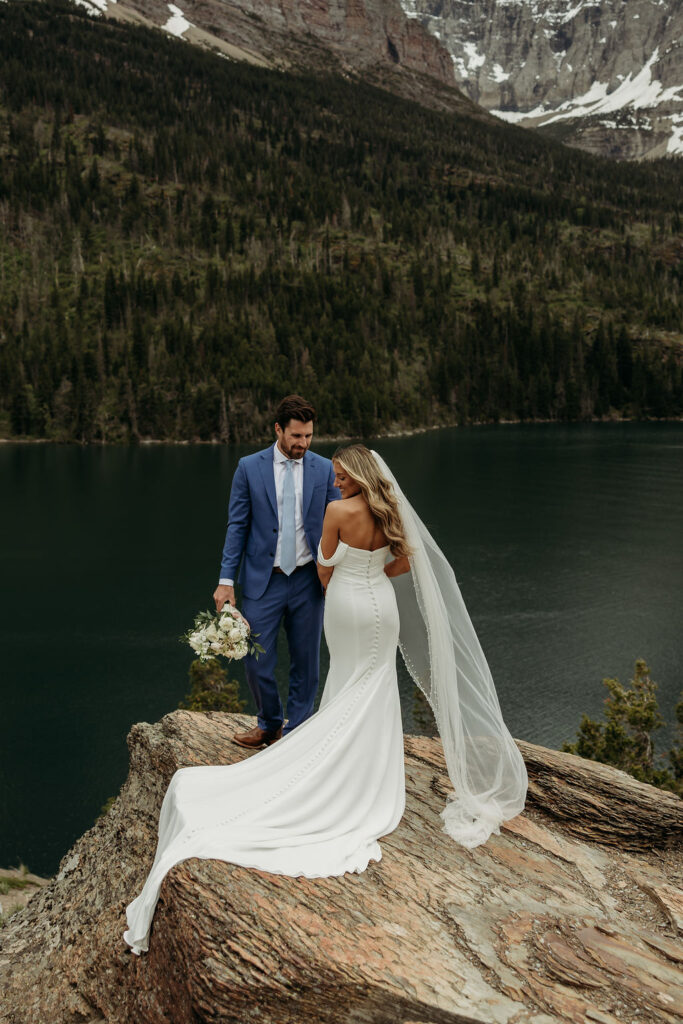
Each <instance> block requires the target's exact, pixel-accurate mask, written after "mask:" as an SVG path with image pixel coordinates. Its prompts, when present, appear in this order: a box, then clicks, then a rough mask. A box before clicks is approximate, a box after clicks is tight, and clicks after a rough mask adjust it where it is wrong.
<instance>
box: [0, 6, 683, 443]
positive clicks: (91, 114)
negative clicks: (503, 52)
mask: <svg viewBox="0 0 683 1024" xmlns="http://www.w3.org/2000/svg"><path fill="white" fill-rule="evenodd" d="M491 122H493V119H491ZM607 172H609V173H607ZM680 178H681V175H680V169H679V166H678V165H675V164H673V163H666V162H659V163H657V164H653V165H635V166H625V165H620V164H607V163H605V162H603V161H600V160H597V159H595V158H593V157H589V156H587V155H585V154H582V153H580V152H578V151H572V150H568V149H566V148H564V147H561V146H558V145H555V144H553V143H549V142H546V141H544V140H543V139H540V138H538V137H536V136H535V135H533V134H531V133H528V132H524V131H521V130H519V129H517V128H514V127H509V126H507V125H504V124H502V123H500V122H495V123H489V122H488V121H482V120H481V119H479V118H473V117H469V116H466V115H461V116H458V117H456V116H453V115H449V114H445V113H439V112H437V111H430V110H426V109H425V108H424V107H421V106H418V105H417V104H414V103H409V102H407V101H405V100H401V99H399V98H397V97H395V96H392V95H391V94H389V93H387V92H384V91H381V90H379V89H375V88H371V87H369V86H367V85H364V84H362V83H350V82H345V81H344V80H343V79H341V78H340V77H338V76H329V75H328V76H318V77H313V76H310V75H309V76H305V75H303V74H297V75H289V74H284V73H280V72H274V71H270V70H267V69H263V68H259V67H254V66H250V65H248V64H246V63H242V62H233V61H226V60H223V59H221V58H220V57H217V56H213V55H211V54H207V53H204V52H203V51H201V50H200V49H198V48H195V47H190V46H187V45H185V44H184V43H183V42H180V41H178V40H176V39H174V38H173V37H172V36H169V35H168V34H163V33H161V32H158V31H151V30H148V29H146V28H140V27H135V26H132V25H130V24H122V23H114V22H109V21H98V22H95V21H94V20H93V19H91V18H90V17H88V16H87V15H86V14H85V13H78V11H77V10H76V11H75V10H74V8H72V7H70V6H65V5H62V4H58V3H32V2H26V3H22V4H20V5H19V4H0V429H2V430H4V432H5V434H7V435H9V436H46V437H50V438H55V439H61V440H68V439H78V440H83V441H88V440H97V441H100V440H102V441H116V440H128V439H131V438H132V439H135V438H144V437H158V438H169V439H177V440H184V439H204V440H210V439H220V440H233V441H240V440H241V441H245V440H249V441H251V440H254V439H256V438H260V437H261V436H263V434H264V433H265V432H266V431H267V429H268V425H269V423H270V422H271V420H272V410H273V407H274V404H275V402H276V401H277V399H278V397H280V396H281V394H282V393H285V392H287V391H294V390H299V391H303V392H304V393H306V394H307V395H310V397H311V399H312V400H313V401H314V402H315V403H316V404H317V405H318V406H319V407H320V409H321V410H323V411H324V416H323V420H322V422H321V429H322V430H323V431H325V432H328V433H346V434H349V433H354V434H371V433H373V432H376V431H379V430H391V429H396V428H406V427H415V426H427V425H437V424H442V423H455V422H471V421H479V420H489V421H490V420H497V419H511V418H531V419H533V418H542V419H582V418H590V417H593V416H618V415H630V416H679V415H681V413H682V412H683V390H682V386H681V343H682V340H683V335H682V333H681V306H682V297H681V281H682V279H683V264H682V261H681V258H682V256H683V252H682V248H681V239H680V232H681V214H682V213H683V200H682V198H681V196H682V194H683V193H682V190H681V187H680V185H681V180H680Z"/></svg>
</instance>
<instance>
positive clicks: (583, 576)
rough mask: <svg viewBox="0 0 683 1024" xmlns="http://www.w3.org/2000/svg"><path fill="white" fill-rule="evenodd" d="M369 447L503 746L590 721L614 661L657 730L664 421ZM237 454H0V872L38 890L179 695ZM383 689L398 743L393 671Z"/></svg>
mask: <svg viewBox="0 0 683 1024" xmlns="http://www.w3.org/2000/svg"><path fill="white" fill-rule="evenodd" d="M375 447H377V448H378V449H379V450H380V451H381V452H382V454H383V455H384V456H385V458H386V459H387V461H388V462H389V464H390V465H391V466H392V468H393V469H394V471H395V473H396V475H397V477H398V478H399V481H400V482H401V484H402V486H403V487H404V489H405V491H406V492H407V494H408V496H409V497H410V498H411V500H412V501H413V503H414V505H415V506H416V508H417V510H418V512H419V513H420V515H421V516H422V517H423V518H424V520H425V521H426V522H427V524H428V525H429V526H430V528H431V529H432V531H433V533H434V535H435V536H436V538H437V540H438V541H439V543H440V544H441V546H442V547H443V549H444V551H445V552H446V554H447V555H448V557H449V558H450V559H451V562H452V564H453V566H454V568H455V572H456V576H457V578H458V581H459V583H460V586H461V589H462V591H463V595H464V597H465V600H466V602H467V605H468V607H469V610H470V613H471V615H472V619H473V621H474V624H475V626H476V628H477V630H478V632H479V635H480V638H481V641H482V645H483V647H484V651H485V652H486V654H487V657H488V660H489V663H490V665H491V669H492V671H493V676H494V679H495V681H496V685H497V688H498V694H499V697H500V702H501V705H502V708H503V711H504V714H505V717H506V720H507V722H508V724H509V727H510V729H511V731H512V733H513V735H515V736H518V737H521V738H524V739H529V740H533V741H535V742H538V743H543V744H545V745H548V746H551V747H553V746H559V745H560V743H561V742H562V741H563V740H564V739H567V738H571V737H572V736H573V733H574V732H575V730H576V726H577V724H578V721H579V718H580V715H581V712H582V711H587V712H589V713H591V714H593V715H597V714H599V712H600V710H601V706H602V700H603V696H604V690H603V687H602V686H601V684H600V680H601V679H602V677H603V676H607V675H617V676H619V678H620V679H622V681H625V680H627V679H630V677H631V670H632V668H633V662H634V660H635V658H636V657H643V658H645V659H646V660H647V661H648V663H649V664H650V667H651V669H652V674H653V677H654V678H655V679H656V680H657V681H658V683H659V687H660V688H659V695H660V704H661V707H662V711H663V713H664V715H665V717H667V718H668V720H669V721H671V720H672V719H673V708H674V705H675V702H676V698H677V695H678V693H679V691H680V688H681V682H682V680H681V664H682V662H683V657H682V655H683V649H682V648H683V641H682V638H681V624H682V615H681V609H682V608H683V528H682V527H683V522H682V519H683V516H682V509H683V424H658V423H657V424H655V423H653V424H631V423H624V424H591V425H571V426H566V427H565V426H558V425H524V426H509V425H505V426H498V427H472V428H465V429H458V430H444V431H441V432H438V433H428V434H422V435H419V436H416V437H411V438H400V439H399V438H397V439H391V440H383V441H377V442H375ZM333 448H334V446H332V445H323V444H320V445H318V446H317V450H318V451H320V452H322V453H323V454H331V452H332V450H333ZM246 451H247V449H239V450H238V449H236V448H222V447H210V446H205V447H184V446H143V447H136V448H79V447H71V446H48V445H16V444H4V445H0V487H1V495H2V500H1V504H0V526H1V530H0V551H1V556H0V564H1V566H2V587H1V590H0V642H1V645H2V646H1V658H2V660H1V662H0V665H1V672H2V677H1V682H0V865H1V866H3V867H4V866H7V865H11V864H15V863H17V862H18V861H19V860H20V859H22V860H23V861H24V862H26V863H27V864H28V865H29V867H30V868H31V869H32V870H33V871H37V872H39V873H45V874H49V873H52V872H54V871H55V869H56V867H57V864H58V862H59V859H60V857H61V856H62V855H63V854H64V853H65V852H66V850H67V849H68V847H69V845H70V844H71V843H72V841H73V840H74V839H75V838H76V837H77V836H79V835H80V834H81V833H82V832H83V831H84V830H85V829H86V828H87V827H89V825H90V824H91V823H92V822H93V820H94V818H95V816H96V815H97V813H98V811H99V809H100V807H101V805H102V804H103V803H104V801H105V800H106V799H107V798H108V797H109V796H111V795H112V794H115V793H116V792H117V791H118V789H119V787H120V785H121V783H122V782H123V780H124V778H125V775H126V771H127V749H126V742H125V738H126V734H127V732H128V730H129V728H130V726H131V725H132V724H133V723H134V722H138V721H144V720H146V721H154V720H156V719H158V718H160V717H161V716H162V715H164V714H165V713H166V712H168V711H171V710H173V709H174V708H175V707H176V706H177V703H178V701H179V699H180V698H181V697H182V696H183V694H184V693H185V692H186V689H187V669H188V666H189V664H190V661H191V659H192V655H191V652H190V650H189V648H186V647H184V646H182V645H181V644H180V643H179V642H178V640H177V637H178V635H179V634H180V633H181V632H183V631H184V630H185V629H186V628H187V627H188V626H189V625H190V624H191V622H192V619H193V617H194V614H195V612H196V611H198V610H200V609H202V608H207V607H209V606H210V604H211V594H212V592H213V589H214V587H215V583H216V579H217V573H218V566H219V560H220V552H221V548H222V544H223V537H224V530H225V521H226V518H227V501H228V493H229V488H230V479H231V476H232V472H233V469H234V467H235V465H236V462H237V459H238V458H239V456H240V455H242V454H244V453H245V452H246ZM234 674H235V675H238V676H239V677H240V679H241V683H242V688H243V691H244V695H245V696H246V695H247V690H246V687H245V686H244V681H243V678H242V673H241V670H240V668H239V667H238V668H237V669H236V671H235V673H234ZM401 690H402V697H403V708H404V727H405V729H406V731H410V730H411V729H413V728H414V724H413V697H412V686H411V684H410V683H409V680H408V678H407V676H406V674H405V672H402V673H401ZM249 710H251V707H250V708H249ZM669 736H670V730H669V731H668V733H667V735H664V734H663V733H662V734H660V739H659V743H658V746H659V747H660V748H662V747H664V746H665V745H666V742H667V740H668V738H669Z"/></svg>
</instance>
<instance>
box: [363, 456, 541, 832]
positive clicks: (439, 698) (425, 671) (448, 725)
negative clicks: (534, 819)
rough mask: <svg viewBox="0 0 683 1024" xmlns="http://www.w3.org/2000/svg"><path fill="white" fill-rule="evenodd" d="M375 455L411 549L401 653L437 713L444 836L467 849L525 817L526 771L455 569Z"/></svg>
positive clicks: (401, 595)
mask: <svg viewBox="0 0 683 1024" xmlns="http://www.w3.org/2000/svg"><path fill="white" fill-rule="evenodd" d="M372 454H373V456H374V458H375V460H376V461H377V463H378V466H379V468H380V470H381V472H382V473H383V475H384V476H385V477H386V478H387V479H388V480H390V481H391V483H392V485H393V487H394V490H395V493H396V496H397V498H398V503H399V511H400V513H401V518H402V520H403V524H404V526H405V530H406V537H407V540H408V543H409V544H410V546H411V548H412V549H413V555H412V556H411V569H412V571H411V572H410V573H406V574H405V575H403V576H398V577H396V578H395V579H394V581H393V582H394V585H395V592H396V600H397V603H398V610H399V615H400V622H401V627H400V634H399V648H400V651H401V654H402V656H403V660H404V661H405V663H406V667H407V668H408V671H409V672H410V674H411V676H412V677H413V679H414V680H415V682H416V684H417V685H418V686H419V687H420V689H421V690H422V692H423V693H424V695H425V697H426V698H427V700H428V701H429V704H430V705H431V708H432V710H433V712H434V717H435V719H436V724H437V727H438V729H439V734H440V736H441V742H442V744H443V750H444V755H445V758H446V767H447V768H448V775H449V778H450V780H451V782H452V784H453V789H454V792H453V793H451V794H450V795H449V798H448V803H447V804H446V807H445V808H444V810H443V811H442V812H441V817H442V818H443V821H444V828H445V830H446V832H448V834H449V835H450V836H452V837H453V839H455V840H456V842H458V843H461V844H462V845H463V846H467V847H469V848H472V847H475V846H479V845H480V844H481V843H485V842H486V840H487V839H488V838H489V836H490V835H491V833H492V832H498V831H499V829H500V825H501V824H502V822H503V821H507V820H508V819H509V818H514V817H515V815H516V814H519V813H520V812H521V811H522V809H523V807H524V800H525V797H526V790H527V774H526V768H525V767H524V761H523V760H522V756H521V754H520V752H519V750H518V749H517V746H516V744H515V742H514V740H513V739H512V736H511V735H510V733H509V732H508V730H507V728H506V726H505V723H504V721H503V717H502V714H501V711H500V705H499V703H498V697H497V695H496V689H495V686H494V685H493V679H492V677H491V672H490V669H489V667H488V664H487V662H486V658H485V657H484V652H483V651H482V649H481V645H480V643H479V640H478V639H477V634H476V632H475V630H474V626H473V625H472V621H471V619H470V617H469V614H468V612H467V608H466V607H465V603H464V601H463V599H462V595H461V593H460V588H459V587H458V584H457V582H456V579H455V575H454V573H453V570H452V569H451V567H450V565H449V563H448V561H447V560H446V558H445V556H444V554H443V553H442V551H441V550H440V548H439V547H438V545H437V544H436V541H435V540H434V538H433V537H432V536H431V534H430V533H429V531H428V530H427V528H426V526H425V525H424V523H423V522H422V521H421V519H420V518H419V516H418V515H417V513H416V512H415V510H414V509H413V507H412V506H411V504H410V502H409V501H408V499H407V498H406V496H405V495H404V494H403V492H402V491H401V489H400V487H399V485H398V483H397V481H396V478H395V477H394V475H393V473H392V472H391V470H390V469H389V467H388V466H387V464H386V462H385V461H384V459H383V458H382V457H381V455H379V454H378V453H377V452H373V453H372Z"/></svg>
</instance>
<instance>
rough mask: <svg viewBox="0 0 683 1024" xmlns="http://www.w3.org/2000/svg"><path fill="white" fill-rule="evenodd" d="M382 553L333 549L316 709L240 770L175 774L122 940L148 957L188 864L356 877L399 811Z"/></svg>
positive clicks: (389, 598) (388, 589)
mask: <svg viewBox="0 0 683 1024" xmlns="http://www.w3.org/2000/svg"><path fill="white" fill-rule="evenodd" d="M388 554H389V549H388V547H383V548H379V549H378V550H377V551H364V550H361V549H359V548H353V547H349V545H348V544H345V543H344V542H343V541H340V542H339V544H338V547H337V550H336V551H335V553H334V555H333V556H332V558H330V559H325V558H323V557H322V552H321V551H320V550H319V552H318V557H319V560H320V561H321V562H322V564H323V565H327V566H330V565H332V566H334V572H333V574H332V578H331V579H330V582H329V585H328V588H327V596H326V600H325V618H324V627H325V638H326V640H327V646H328V648H329V651H330V669H329V673H328V676H327V680H326V683H325V689H324V691H323V695H322V699H321V702H320V708H319V710H318V711H317V713H316V714H314V715H312V717H311V718H309V719H308V720H307V721H306V722H304V723H303V724H302V725H300V726H299V727H298V728H297V729H294V730H293V731H292V732H291V733H288V734H287V735H285V736H284V737H283V738H282V739H281V740H279V741H278V742H277V743H275V744H273V745H272V746H270V747H266V749H265V750H262V751H260V752H259V753H257V754H254V755H253V756H252V757H249V758H247V759H246V760H245V761H241V762H240V763H239V764H233V765H218V766H209V767H199V768H181V769H180V770H179V771H177V772H176V773H175V775H174V776H173V778H172V779H171V783H170V785H169V787H168V790H167V792H166V795H165V797H164V801H163V804H162V806H161V815H160V819H159V842H158V846H157V852H156V857H155V859H154V863H153V865H152V869H151V871H150V873H149V875H148V877H147V881H146V882H145V885H144V888H143V890H142V892H141V893H140V895H139V896H138V897H137V899H135V900H133V902H132V903H131V904H130V905H129V907H128V909H127V919H128V930H127V931H126V932H125V934H124V939H125V941H126V942H127V943H128V945H129V946H131V948H132V950H133V952H134V953H140V952H141V951H143V950H146V949H148V944H149V929H150V925H151V922H152V917H153V915H154V908H155V906H156V903H157V899H158V896H159V890H160V888H161V883H162V881H163V878H164V876H165V875H166V873H167V872H168V871H170V869H171V868H172V867H173V865H174V864H178V863H179V862H180V861H183V860H187V858H188V857H209V858H215V859H217V860H224V861H229V862H231V863H233V864H241V865H242V866H243V867H252V868H259V869H260V870H262V871H270V872H272V873H273V874H280V875H292V876H297V875H305V876H306V877H308V878H319V877H325V876H330V875H343V874H344V873H345V872H346V871H356V872H361V871H364V870H365V868H366V867H367V866H368V863H369V862H370V861H371V860H377V861H378V860H380V859H381V856H382V851H381V849H380V846H379V843H378V842H377V840H378V839H380V838H381V837H382V836H385V835H387V834H388V833H389V832H392V831H393V830H394V829H395V828H396V826H397V825H398V823H399V821H400V820H401V817H402V815H403V811H404V807H405V779H404V768H403V730H402V727H401V707H400V703H399V694H398V686H397V679H396V649H397V644H398V636H399V616H398V609H397V605H396V597H395V594H394V587H393V585H392V583H391V581H390V580H389V578H388V577H387V576H386V574H385V573H384V565H385V563H386V560H387V557H388Z"/></svg>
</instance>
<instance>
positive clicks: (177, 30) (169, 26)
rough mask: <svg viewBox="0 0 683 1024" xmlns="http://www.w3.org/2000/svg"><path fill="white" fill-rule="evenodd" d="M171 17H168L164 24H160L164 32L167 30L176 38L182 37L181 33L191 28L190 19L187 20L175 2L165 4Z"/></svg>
mask: <svg viewBox="0 0 683 1024" xmlns="http://www.w3.org/2000/svg"><path fill="white" fill-rule="evenodd" d="M166 6H167V7H168V9H169V11H170V12H171V17H170V18H169V19H168V21H167V22H166V24H165V25H162V26H161V27H162V29H163V30H164V32H168V33H169V34H170V35H172V36H177V38H178V39H182V38H183V33H185V32H187V30H188V28H193V27H194V26H193V25H192V22H191V21H188V20H187V18H186V17H185V15H184V14H183V12H182V11H181V10H180V8H179V7H176V5H175V4H166Z"/></svg>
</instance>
